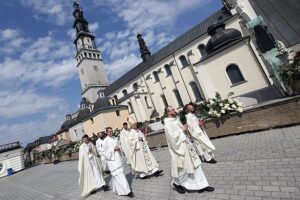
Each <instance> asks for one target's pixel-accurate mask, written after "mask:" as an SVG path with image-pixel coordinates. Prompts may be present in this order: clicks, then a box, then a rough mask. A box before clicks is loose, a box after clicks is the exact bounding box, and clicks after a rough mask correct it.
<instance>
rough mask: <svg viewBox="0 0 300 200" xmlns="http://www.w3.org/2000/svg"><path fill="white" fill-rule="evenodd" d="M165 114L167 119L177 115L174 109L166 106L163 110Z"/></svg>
mask: <svg viewBox="0 0 300 200" xmlns="http://www.w3.org/2000/svg"><path fill="white" fill-rule="evenodd" d="M165 113H166V115H167V116H168V117H176V116H177V113H176V112H175V109H174V108H173V107H172V106H167V107H166V108H165Z"/></svg>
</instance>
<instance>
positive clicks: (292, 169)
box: [0, 126, 300, 200]
mask: <svg viewBox="0 0 300 200" xmlns="http://www.w3.org/2000/svg"><path fill="white" fill-rule="evenodd" d="M213 143H214V144H215V146H216V148H217V151H216V152H215V155H216V158H217V160H218V163H217V164H206V163H204V164H202V168H203V171H204V173H205V175H206V177H207V179H208V182H209V183H210V185H211V186H213V187H215V189H216V190H215V191H214V192H211V193H208V192H205V193H201V194H199V193H186V194H178V193H177V192H176V191H174V190H173V189H172V186H171V185H170V182H171V176H170V155H169V151H168V149H167V148H162V149H160V150H156V151H154V155H155V157H156V158H157V160H158V163H159V165H160V168H161V169H163V170H164V175H163V176H160V177H153V178H150V179H145V180H141V179H134V178H133V177H132V175H131V173H130V171H129V168H128V167H126V176H127V179H128V180H129V183H130V185H131V187H132V189H133V192H134V193H135V197H134V199H143V200H144V199H145V200H160V199H161V200H163V199H164V200H165V199H175V200H177V199H178V200H185V199H189V200H196V199H201V200H204V199H238V200H250V199H251V200H256V199H257V200H267V199H272V200H273V199H275V200H276V199H300V126H293V127H288V128H281V129H273V130H268V131H263V132H258V133H249V134H243V135H237V136H230V137H224V138H218V139H214V140H213ZM105 179H106V181H107V182H109V180H110V176H106V177H105ZM77 181H78V171H77V162H76V161H72V162H63V163H59V164H57V165H52V164H48V165H38V166H35V167H32V168H29V169H27V170H24V171H22V172H19V173H16V174H14V175H13V176H11V177H5V178H1V179H0V200H53V199H58V200H67V199H68V200H72V199H74V200H75V199H76V200H77V199H81V198H80V197H79V191H78V184H77ZM86 199H87V200H94V199H95V200H96V199H97V200H101V199H111V200H115V199H116V200H118V199H129V198H128V197H121V196H117V195H115V194H113V193H112V191H108V192H104V191H99V192H97V193H96V194H93V195H90V196H89V197H88V198H86Z"/></svg>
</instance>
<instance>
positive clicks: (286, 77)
mask: <svg viewBox="0 0 300 200" xmlns="http://www.w3.org/2000/svg"><path fill="white" fill-rule="evenodd" d="M279 76H280V78H281V80H282V82H283V84H284V86H285V87H286V89H287V93H289V94H291V95H297V94H300V51H298V52H297V53H296V55H295V57H294V61H293V62H292V63H289V64H286V65H284V66H282V67H281V68H280V69H279Z"/></svg>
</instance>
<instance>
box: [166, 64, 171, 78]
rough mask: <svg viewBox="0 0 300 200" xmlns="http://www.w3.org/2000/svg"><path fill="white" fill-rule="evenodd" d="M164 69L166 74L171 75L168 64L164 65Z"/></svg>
mask: <svg viewBox="0 0 300 200" xmlns="http://www.w3.org/2000/svg"><path fill="white" fill-rule="evenodd" d="M165 70H166V73H167V76H171V75H172V71H171V68H170V65H168V64H167V65H165Z"/></svg>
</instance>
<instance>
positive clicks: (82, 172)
mask: <svg viewBox="0 0 300 200" xmlns="http://www.w3.org/2000/svg"><path fill="white" fill-rule="evenodd" d="M89 148H91V149H92V150H91V152H89V150H88V149H89ZM78 171H79V180H78V184H79V188H80V194H81V196H82V197H86V196H88V195H89V194H90V192H92V191H93V190H96V189H98V188H101V187H102V186H104V185H105V181H104V179H103V176H102V169H101V163H100V161H99V160H98V158H97V150H96V148H95V146H94V145H93V144H92V143H89V144H85V143H83V144H82V145H81V146H80V148H79V161H78Z"/></svg>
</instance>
